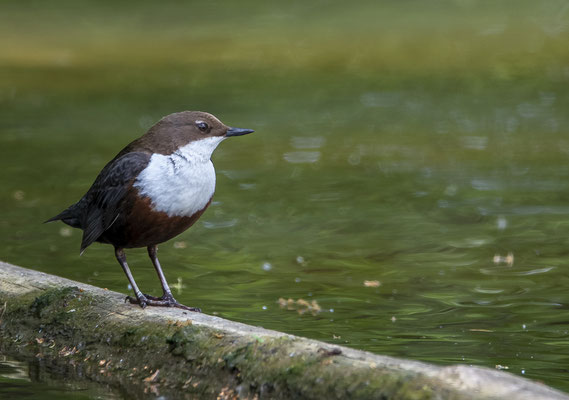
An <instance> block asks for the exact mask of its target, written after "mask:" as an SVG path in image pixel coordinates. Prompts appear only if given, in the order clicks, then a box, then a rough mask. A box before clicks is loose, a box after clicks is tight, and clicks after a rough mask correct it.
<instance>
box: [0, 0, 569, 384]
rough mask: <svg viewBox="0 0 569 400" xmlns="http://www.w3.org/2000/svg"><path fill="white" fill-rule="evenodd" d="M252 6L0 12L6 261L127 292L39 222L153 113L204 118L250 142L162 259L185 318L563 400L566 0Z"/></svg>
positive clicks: (153, 284)
mask: <svg viewBox="0 0 569 400" xmlns="http://www.w3.org/2000/svg"><path fill="white" fill-rule="evenodd" d="M247 5H250V6H251V7H252V8H251V10H253V11H251V12H249V11H246V9H247V7H245V6H241V5H240V6H239V7H238V8H235V7H236V6H235V5H234V4H233V3H230V2H222V3H219V4H218V6H215V7H214V6H212V5H208V4H201V5H198V4H192V5H185V4H182V3H177V4H173V5H172V6H170V7H163V6H162V5H158V4H157V3H156V4H155V3H153V2H137V3H136V7H135V6H134V3H130V2H125V3H122V4H121V5H115V4H114V3H113V5H112V7H111V3H110V2H100V3H98V4H97V5H93V4H89V5H87V4H85V6H86V7H88V8H87V9H84V8H83V9H80V7H79V6H78V5H76V4H75V3H71V2H69V3H68V2H61V3H60V7H56V6H50V7H47V6H45V5H44V4H43V3H37V2H36V3H34V9H35V11H36V13H37V16H38V17H37V18H36V19H35V20H34V22H33V24H31V21H30V20H29V18H28V16H29V13H28V11H27V8H26V7H23V6H19V5H18V4H17V3H13V4H3V5H2V6H0V7H2V8H3V10H2V12H0V33H1V34H0V46H2V48H3V49H5V50H4V51H2V52H0V71H1V73H0V141H1V143H0V147H1V148H2V151H3V157H2V158H1V161H0V162H1V164H0V170H2V171H3V181H2V183H3V192H2V196H1V197H0V202H1V203H0V204H1V210H2V212H1V213H0V232H1V234H2V243H1V245H0V246H1V249H2V253H1V254H2V258H3V259H4V260H6V261H9V262H12V263H16V264H19V265H22V266H25V267H30V268H34V269H38V270H41V271H45V272H49V273H53V274H57V275H61V276H65V277H67V278H70V279H75V280H79V281H82V282H88V283H91V284H94V285H97V286H102V287H107V288H109V289H113V290H118V291H122V292H125V293H127V292H128V288H127V282H126V279H125V278H124V276H123V275H122V272H121V270H120V268H119V267H118V265H115V264H116V261H115V260H114V258H113V255H112V250H111V249H110V248H108V247H105V246H102V245H94V246H92V247H91V248H89V249H88V251H87V252H86V253H85V254H84V255H83V256H82V257H81V258H79V257H78V248H79V242H80V232H77V231H73V230H71V229H68V228H67V227H65V226H63V225H57V224H50V225H42V224H41V221H44V220H45V219H47V218H48V217H50V216H52V215H54V214H56V213H57V212H59V211H60V210H61V209H62V208H64V207H65V206H67V205H69V204H70V203H72V202H74V201H76V200H77V199H78V198H79V197H80V196H81V195H82V194H83V193H84V191H85V190H86V189H87V188H88V187H89V185H90V184H91V182H92V181H93V179H94V177H95V176H96V174H97V172H98V171H99V170H100V169H101V168H102V166H103V165H104V164H105V163H106V162H107V161H108V160H109V159H111V158H112V157H113V156H114V155H115V154H116V153H117V152H118V150H120V148H122V146H124V145H126V144H127V143H128V142H129V141H131V140H132V139H134V138H135V137H137V136H139V135H141V134H143V133H144V131H145V130H146V129H147V128H148V127H149V126H151V125H152V124H153V123H154V122H155V121H156V120H158V119H159V118H160V117H162V116H164V115H166V114H168V113H171V112H174V111H180V110H184V109H201V110H206V111H210V112H212V113H214V114H216V115H217V116H219V117H220V118H221V119H222V120H223V121H225V122H227V123H228V124H231V125H236V126H246V127H250V128H253V129H255V131H256V132H255V133H254V134H252V135H248V136H246V137H242V138H236V139H234V140H231V141H229V140H228V141H226V142H224V143H223V144H222V145H221V146H220V148H218V150H216V152H215V153H214V156H213V160H214V163H215V165H216V169H217V177H218V183H217V192H216V195H215V198H214V203H213V204H212V206H211V207H210V209H209V210H208V211H207V212H206V213H205V214H204V216H203V217H202V219H201V220H200V221H199V222H198V223H197V224H196V225H195V226H194V227H193V228H192V229H190V230H189V231H187V232H185V233H183V234H182V235H180V236H179V237H178V238H176V239H174V240H172V241H171V242H168V243H165V244H163V245H162V246H161V253H160V254H161V261H162V264H163V266H164V268H165V272H166V275H167V277H168V278H169V279H170V281H171V282H172V283H175V285H174V286H175V288H176V289H175V291H176V292H177V293H175V294H176V295H177V297H178V299H179V300H180V301H182V302H184V303H186V304H190V305H195V306H199V307H201V308H202V309H203V310H204V311H205V312H207V313H215V314H217V315H220V316H222V317H226V318H230V319H233V320H238V321H242V322H245V323H249V324H254V325H262V326H264V327H266V328H271V329H276V330H282V331H286V332H289V333H293V334H298V335H303V336H308V337H312V338H316V339H321V340H325V341H328V342H332V343H337V344H344V345H348V346H353V347H355V348H358V349H363V350H369V351H373V352H377V353H381V354H388V355H394V356H400V357H406V358H414V359H420V360H426V361H430V362H435V363H440V364H451V363H467V364H474V365H483V366H488V367H491V368H494V367H496V366H498V367H499V368H507V369H508V371H510V372H513V373H515V374H519V375H524V376H527V377H530V378H533V379H537V380H540V381H543V382H545V383H547V384H550V385H553V386H555V387H557V388H560V389H562V390H566V391H567V390H569V386H568V383H567V382H569V379H567V378H568V375H567V374H568V371H567V365H566V357H565V354H564V353H565V348H566V346H567V335H568V330H569V312H568V304H569V291H567V287H568V286H569V278H568V276H567V273H566V268H567V255H568V251H567V247H568V244H569V242H568V239H567V234H568V233H569V205H568V203H567V200H568V199H569V183H568V182H569V179H568V178H569V168H568V167H567V161H566V160H567V154H568V153H569V140H568V139H567V131H568V127H569V121H568V116H567V112H566V110H567V109H569V104H568V101H569V100H568V99H569V96H568V95H567V90H568V86H567V84H568V81H569V72H568V70H567V65H566V51H567V42H568V40H569V9H568V8H567V6H566V5H565V4H564V3H563V2H559V1H545V2H540V3H539V4H537V3H534V2H529V1H520V2H515V3H514V2H501V3H499V4H498V3H495V4H494V3H492V4H485V6H484V7H482V6H479V5H477V3H474V2H470V1H450V0H449V1H435V2H429V5H425V4H424V3H423V2H415V1H413V2H405V3H402V2H384V3H381V4H380V5H378V4H376V3H375V2H362V3H361V4H360V5H359V6H358V7H352V6H350V7H347V6H346V5H345V4H344V3H342V2H330V3H329V4H328V3H327V4H326V6H323V5H322V4H318V3H316V2H313V3H305V2H292V3H287V4H286V5H285V4H280V3H275V2H253V1H251V2H248V3H247ZM111 11H112V12H111ZM40 17H41V18H40ZM237 27H238V29H236V28H237ZM128 256H129V262H130V264H131V265H132V268H133V272H134V274H135V277H136V278H137V281H138V283H139V284H140V286H141V287H142V288H143V290H144V291H146V292H147V293H150V294H159V293H158V292H159V284H158V281H157V279H156V277H155V275H154V271H153V269H152V267H151V264H150V262H149V261H148V260H147V257H146V256H145V251H143V250H134V251H131V252H129V253H128ZM366 281H367V284H366V283H365V282H366ZM280 298H282V300H280V301H281V303H282V304H279V299H280ZM289 299H291V300H290V301H289ZM299 299H301V300H302V301H301V302H300V303H299ZM313 301H314V302H315V303H312V302H313ZM291 302H292V303H291ZM305 302H306V303H305ZM306 304H309V305H310V307H311V308H310V307H309V306H307V305H306ZM313 304H315V305H317V307H316V306H313ZM318 308H319V310H318ZM1 387H2V386H1V385H0V388H1ZM22 387H23V386H22ZM0 390H3V389H0Z"/></svg>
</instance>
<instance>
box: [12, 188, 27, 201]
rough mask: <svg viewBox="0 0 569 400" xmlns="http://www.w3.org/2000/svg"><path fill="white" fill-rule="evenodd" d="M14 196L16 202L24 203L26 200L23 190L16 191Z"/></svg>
mask: <svg viewBox="0 0 569 400" xmlns="http://www.w3.org/2000/svg"><path fill="white" fill-rule="evenodd" d="M12 196H13V197H14V200H18V201H22V200H24V196H25V193H24V191H23V190H16V191H15V192H14V193H13V194H12Z"/></svg>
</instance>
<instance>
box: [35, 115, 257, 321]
mask: <svg viewBox="0 0 569 400" xmlns="http://www.w3.org/2000/svg"><path fill="white" fill-rule="evenodd" d="M252 132H254V131H253V130H252V129H242V128H234V127H230V126H227V125H225V124H223V123H222V122H221V121H220V120H219V119H217V118H216V117H215V116H213V115H212V114H209V113H206V112H202V111H182V112H177V113H173V114H170V115H167V116H165V117H164V118H162V119H161V120H160V121H158V122H157V123H156V124H155V125H153V126H152V127H151V128H150V129H149V130H148V132H146V133H145V134H144V135H143V136H141V137H139V138H138V139H136V140H134V141H133V142H131V143H130V144H128V145H127V146H126V147H125V148H124V149H122V150H121V151H120V152H119V153H118V154H117V155H116V156H115V158H113V159H112V160H111V161H110V162H109V163H107V165H105V167H104V168H103V169H102V170H101V172H100V173H99V175H98V176H97V178H96V179H95V181H94V183H93V184H92V185H91V187H90V188H89V190H87V192H86V193H85V195H83V197H81V199H79V201H77V202H76V203H75V204H73V205H71V206H69V207H68V208H66V209H65V210H63V211H62V212H61V213H59V214H57V215H56V216H54V217H52V218H50V219H48V220H47V221H45V222H52V221H58V220H60V221H63V222H64V223H65V224H67V225H69V226H71V227H73V228H79V229H82V230H83V237H82V239H81V248H80V254H83V252H84V251H85V249H86V248H87V247H88V246H90V245H91V244H93V243H94V242H100V243H106V244H110V245H112V246H114V250H115V257H116V259H117V260H118V262H119V264H120V266H121V267H122V269H123V271H124V273H125V275H126V277H127V279H128V281H129V283H130V286H131V287H132V290H133V291H134V297H133V296H127V297H126V299H125V301H128V302H130V303H131V304H138V305H139V306H140V307H142V308H146V307H147V306H157V307H177V308H181V309H184V310H188V311H194V312H201V310H200V309H199V308H198V307H188V306H185V305H183V304H181V303H179V302H178V301H177V300H176V299H175V298H174V296H173V295H172V291H171V290H170V287H169V286H168V282H167V281H166V278H165V276H164V272H163V271H162V267H161V265H160V262H159V261H158V255H157V251H158V244H160V243H163V242H165V241H167V240H170V239H172V238H174V237H175V236H177V235H179V234H180V233H182V232H184V231H185V230H186V229H188V228H189V227H191V226H192V225H193V224H194V223H195V222H196V221H197V220H198V219H199V218H200V217H201V216H202V214H203V213H204V212H205V210H206V209H207V208H208V206H209V205H210V204H211V201H212V198H213V194H214V191H215V180H216V179H215V169H214V166H213V163H212V161H211V156H212V153H213V151H214V150H215V149H216V147H217V146H218V145H219V144H220V143H221V142H222V141H224V140H225V139H227V138H229V137H233V136H242V135H246V134H249V133H252ZM141 247H146V248H147V250H148V256H149V257H150V260H151V261H152V264H153V266H154V268H155V270H156V273H157V274H158V278H159V280H160V283H161V286H162V292H163V293H162V296H161V297H154V296H150V295H147V294H144V293H142V291H141V290H140V289H139V287H138V285H137V284H136V282H135V280H134V277H133V276H132V273H131V271H130V269H129V266H128V264H127V261H126V254H125V249H131V248H141Z"/></svg>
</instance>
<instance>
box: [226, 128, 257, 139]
mask: <svg viewBox="0 0 569 400" xmlns="http://www.w3.org/2000/svg"><path fill="white" fill-rule="evenodd" d="M251 132H255V131H254V130H253V129H241V128H231V127H229V129H228V130H227V132H225V136H227V137H229V136H241V135H246V134H248V133H251Z"/></svg>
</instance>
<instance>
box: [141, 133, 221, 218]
mask: <svg viewBox="0 0 569 400" xmlns="http://www.w3.org/2000/svg"><path fill="white" fill-rule="evenodd" d="M223 139H225V137H219V136H216V137H209V138H204V139H201V140H198V141H194V142H191V143H189V144H187V145H185V146H184V147H181V148H180V149H178V150H177V151H176V152H174V153H172V154H170V155H168V156H166V155H162V154H153V155H152V157H151V158H150V162H149V163H148V166H147V167H146V168H145V169H144V170H143V171H142V172H141V173H140V175H138V177H137V178H136V181H135V182H134V186H135V187H136V188H137V189H138V190H139V193H140V194H141V195H142V196H146V197H149V198H150V200H151V202H152V206H153V207H154V209H155V210H156V211H163V212H165V213H166V214H168V216H170V217H172V216H191V215H193V214H195V213H196V212H197V211H199V210H201V209H203V208H204V207H205V205H206V204H207V203H208V202H209V200H210V199H211V197H212V196H213V193H214V192H215V169H214V168H213V163H212V162H211V154H212V153H213V151H214V150H215V148H216V147H217V145H218V144H219V143H221V142H222V141H223Z"/></svg>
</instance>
